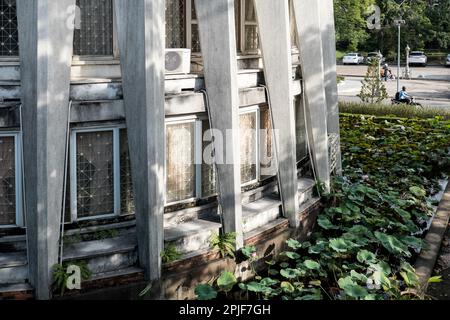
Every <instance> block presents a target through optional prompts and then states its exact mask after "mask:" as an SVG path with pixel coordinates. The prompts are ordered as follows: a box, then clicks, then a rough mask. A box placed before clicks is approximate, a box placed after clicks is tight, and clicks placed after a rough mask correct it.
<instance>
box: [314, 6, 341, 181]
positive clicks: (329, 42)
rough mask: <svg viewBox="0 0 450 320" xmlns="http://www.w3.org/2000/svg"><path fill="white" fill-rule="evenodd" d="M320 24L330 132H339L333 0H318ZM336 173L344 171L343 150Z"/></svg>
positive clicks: (339, 153)
mask: <svg viewBox="0 0 450 320" xmlns="http://www.w3.org/2000/svg"><path fill="white" fill-rule="evenodd" d="M318 2H319V8H320V10H319V14H320V26H321V29H322V50H323V66H324V72H325V73H324V76H325V96H326V99H327V108H328V120H327V126H328V133H335V134H339V132H340V130H339V105H338V89H337V72H336V29H335V24H334V4H333V0H318ZM336 173H337V174H341V173H342V163H341V152H340V150H339V152H338V163H337V166H336Z"/></svg>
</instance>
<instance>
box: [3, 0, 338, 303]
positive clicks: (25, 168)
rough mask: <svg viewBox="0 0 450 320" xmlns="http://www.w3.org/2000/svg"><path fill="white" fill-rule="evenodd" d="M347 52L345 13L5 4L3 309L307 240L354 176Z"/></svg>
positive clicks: (47, 0) (156, 0)
mask: <svg viewBox="0 0 450 320" xmlns="http://www.w3.org/2000/svg"><path fill="white" fill-rule="evenodd" d="M334 40H335V39H334V16H333V3H332V1H331V0H319V1H317V0H279V1H271V0H214V1H210V0H195V1H194V0H131V1H130V0H128V1H126V0H58V1H52V0H0V297H9V296H14V294H17V293H20V292H27V293H29V294H30V295H31V296H32V297H34V298H37V299H49V298H51V297H52V278H53V274H52V272H53V268H54V265H55V264H58V263H62V264H64V265H69V264H71V263H73V264H77V263H79V262H80V261H83V262H85V263H87V266H88V267H89V269H90V271H91V272H92V278H91V280H90V281H91V282H95V281H96V282H97V283H100V285H99V286H102V285H101V284H102V283H105V282H107V281H108V279H109V280H111V279H112V280H111V281H112V282H114V279H122V278H124V277H125V278H127V279H132V278H133V275H139V276H141V277H142V279H143V280H145V281H154V282H155V283H160V282H161V279H162V278H164V277H165V276H166V275H167V273H170V272H171V271H170V268H168V267H167V264H163V262H162V258H161V257H162V255H164V252H166V251H167V250H168V248H171V250H176V251H177V253H179V254H180V255H181V257H180V259H179V260H180V261H182V262H183V265H184V266H185V267H184V271H188V270H189V265H190V264H192V261H198V259H199V257H207V256H208V255H210V254H211V247H210V238H211V236H212V235H213V234H219V233H222V234H223V233H235V234H236V249H239V248H241V247H243V246H244V245H246V244H249V243H256V244H257V243H258V241H259V240H258V239H263V238H264V239H266V240H267V239H270V236H271V234H272V233H273V231H274V230H280V229H281V228H284V229H286V230H294V231H295V230H296V231H301V232H303V233H307V231H308V230H303V229H305V226H304V225H302V219H304V215H305V214H308V212H310V211H311V208H315V207H317V204H318V203H319V202H320V195H317V194H315V193H314V192H313V189H314V186H315V185H316V182H317V181H320V182H322V183H324V184H325V186H329V183H330V177H331V175H332V174H333V172H335V173H339V170H340V155H339V148H338V144H339V120H338V109H337V84H336V54H335V47H334V45H335V41H334ZM210 129H212V130H210ZM208 156H209V159H210V161H208ZM173 248H175V249H173ZM205 259H206V258H205ZM206 260H207V259H206ZM206 260H202V261H206ZM189 261H191V263H190V262H189ZM189 263H190V264H189ZM102 281H103V282H102ZM161 291H162V292H161V293H160V294H161V297H174V295H170V294H168V293H166V292H165V290H164V288H163V289H162V290H161ZM166 291H167V290H166Z"/></svg>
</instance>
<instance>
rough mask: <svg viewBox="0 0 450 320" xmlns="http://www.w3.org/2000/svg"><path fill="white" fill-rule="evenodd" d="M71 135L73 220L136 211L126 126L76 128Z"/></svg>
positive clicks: (71, 207) (71, 208) (71, 202)
mask: <svg viewBox="0 0 450 320" xmlns="http://www.w3.org/2000/svg"><path fill="white" fill-rule="evenodd" d="M71 139H72V142H71V159H70V199H71V201H70V210H71V220H72V221H77V220H83V219H91V218H98V217H107V216H117V215H122V214H133V213H134V195H133V185H132V179H131V168H130V155H129V150H128V144H127V132H126V129H124V128H121V127H110V128H101V129H100V128H96V129H76V130H74V131H73V132H72V138H71ZM66 220H67V219H66Z"/></svg>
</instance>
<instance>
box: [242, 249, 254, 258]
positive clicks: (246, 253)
mask: <svg viewBox="0 0 450 320" xmlns="http://www.w3.org/2000/svg"><path fill="white" fill-rule="evenodd" d="M241 252H242V254H243V255H244V256H245V257H246V258H247V259H253V258H254V257H255V255H256V247H255V246H245V247H244V248H242V249H241Z"/></svg>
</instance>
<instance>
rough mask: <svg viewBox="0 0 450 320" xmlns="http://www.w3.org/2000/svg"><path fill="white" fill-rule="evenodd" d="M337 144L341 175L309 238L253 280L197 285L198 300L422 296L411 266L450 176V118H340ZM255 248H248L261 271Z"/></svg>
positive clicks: (229, 278) (226, 278)
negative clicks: (436, 198)
mask: <svg viewBox="0 0 450 320" xmlns="http://www.w3.org/2000/svg"><path fill="white" fill-rule="evenodd" d="M341 147H342V155H343V176H342V177H339V178H335V179H334V180H333V183H332V188H331V191H330V193H328V194H326V195H325V196H324V210H323V212H322V213H321V214H320V215H319V218H318V221H317V226H316V228H315V231H314V232H313V234H312V236H311V238H310V239H309V241H307V242H303V243H299V242H298V241H296V240H294V239H290V240H288V241H287V243H286V247H287V250H286V251H285V252H283V253H281V254H280V255H279V256H278V257H276V259H273V260H266V261H264V263H265V264H266V268H264V271H259V272H258V273H257V276H256V277H255V278H254V279H253V280H252V281H250V282H246V283H239V282H238V281H237V279H236V278H235V277H234V275H233V274H232V273H229V272H223V273H222V275H221V276H220V277H219V278H218V279H216V280H215V281H214V282H211V283H209V284H202V285H200V286H198V287H197V288H196V294H197V296H198V298H199V299H203V300H204V299H214V298H223V297H224V298H227V297H228V298H231V297H232V298H233V299H236V298H238V299H277V300H280V299H282V300H294V299H295V300H320V299H331V300H359V299H365V300H392V299H423V298H424V296H422V295H420V294H419V292H420V290H419V289H420V288H419V287H418V286H419V283H418V278H417V276H416V274H415V271H414V269H413V267H412V264H413V263H414V260H415V258H416V256H417V254H418V253H419V252H420V250H421V248H422V247H423V237H424V234H425V233H426V229H427V223H428V222H429V220H430V218H431V216H432V215H433V212H434V207H433V206H435V205H436V204H437V203H435V202H434V201H433V200H432V196H433V195H434V194H436V193H437V192H438V191H439V182H438V181H439V180H440V179H443V178H446V176H447V175H448V174H449V171H450V154H449V150H450V122H447V121H444V120H443V119H441V118H434V119H427V120H420V119H397V118H376V117H372V116H361V115H343V116H341ZM255 252H256V249H255V248H254V247H245V248H244V249H243V250H242V254H243V255H244V256H246V257H247V259H249V262H250V263H251V264H255V265H256V264H257V263H258V260H261V258H260V257H257V256H256V254H255ZM259 263H261V261H259ZM255 269H256V268H255Z"/></svg>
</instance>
